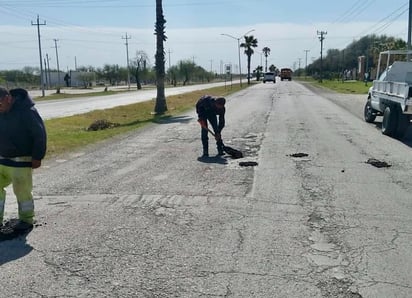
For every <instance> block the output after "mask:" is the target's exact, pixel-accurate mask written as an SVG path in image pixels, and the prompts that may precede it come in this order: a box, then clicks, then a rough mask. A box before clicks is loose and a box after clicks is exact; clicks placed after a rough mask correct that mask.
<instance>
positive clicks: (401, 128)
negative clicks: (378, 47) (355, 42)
mask: <svg viewBox="0 0 412 298" xmlns="http://www.w3.org/2000/svg"><path fill="white" fill-rule="evenodd" d="M409 55H412V51H405V50H390V51H385V52H381V53H380V54H379V61H378V68H377V74H378V75H379V78H378V79H376V80H374V81H373V85H372V87H370V88H369V92H368V99H367V101H366V104H365V108H364V112H363V115H364V119H365V121H366V122H369V123H372V122H374V121H375V118H376V116H383V119H382V128H381V129H382V133H383V134H384V135H387V136H392V137H396V138H402V137H403V136H404V135H405V133H406V131H407V129H408V127H409V126H410V125H411V122H410V121H411V119H412V62H409V61H408V57H409ZM395 59H396V61H394V60H395ZM382 69H384V71H382ZM381 72H382V73H381Z"/></svg>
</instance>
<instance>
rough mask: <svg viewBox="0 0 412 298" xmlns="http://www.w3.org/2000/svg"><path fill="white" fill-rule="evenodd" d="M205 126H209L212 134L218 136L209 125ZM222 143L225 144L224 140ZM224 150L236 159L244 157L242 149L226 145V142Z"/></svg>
mask: <svg viewBox="0 0 412 298" xmlns="http://www.w3.org/2000/svg"><path fill="white" fill-rule="evenodd" d="M204 128H207V130H208V131H209V132H210V134H211V135H212V136H214V137H216V136H215V134H214V133H213V131H211V130H210V128H209V127H204ZM222 144H223V142H222ZM223 151H225V152H226V153H227V154H229V155H230V156H232V157H233V158H235V159H237V158H242V157H243V153H242V152H241V151H239V150H236V149H234V148H232V147H229V146H225V145H224V144H223Z"/></svg>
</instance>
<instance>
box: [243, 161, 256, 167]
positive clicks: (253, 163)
mask: <svg viewBox="0 0 412 298" xmlns="http://www.w3.org/2000/svg"><path fill="white" fill-rule="evenodd" d="M257 165H258V163H257V162H256V161H241V162H239V166H241V167H254V166H257Z"/></svg>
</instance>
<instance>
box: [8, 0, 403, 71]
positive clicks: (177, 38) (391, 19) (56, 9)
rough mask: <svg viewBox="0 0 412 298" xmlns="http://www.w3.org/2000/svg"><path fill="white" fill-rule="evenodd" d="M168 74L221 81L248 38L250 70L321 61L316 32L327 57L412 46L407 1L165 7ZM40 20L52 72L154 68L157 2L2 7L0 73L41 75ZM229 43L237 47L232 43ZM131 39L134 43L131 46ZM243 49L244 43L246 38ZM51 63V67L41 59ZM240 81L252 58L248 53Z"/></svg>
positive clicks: (45, 1)
mask: <svg viewBox="0 0 412 298" xmlns="http://www.w3.org/2000/svg"><path fill="white" fill-rule="evenodd" d="M163 9H164V16H165V19H166V21H167V23H166V35H167V37H168V39H167V41H166V43H165V50H166V60H167V61H166V68H167V67H168V66H169V63H170V65H174V64H176V63H177V62H178V61H179V60H191V61H194V62H195V63H196V64H197V65H200V66H202V67H204V68H205V69H206V70H213V71H215V72H218V73H220V72H221V70H222V66H223V65H224V64H232V65H233V70H234V71H235V72H237V71H238V64H239V63H238V41H237V40H236V39H235V38H240V37H242V36H243V35H244V34H245V33H246V32H248V31H250V30H253V31H252V32H250V33H249V34H248V35H253V36H254V37H255V38H257V40H258V47H257V48H255V54H254V55H253V56H252V68H255V67H256V66H257V65H260V64H263V66H265V59H264V57H263V55H262V54H261V51H262V48H264V47H269V48H270V49H271V52H270V55H269V57H268V66H269V65H271V64H274V65H275V66H277V67H279V68H281V67H291V68H297V67H298V66H299V63H300V66H301V67H304V66H305V63H306V59H307V63H308V64H309V63H310V62H311V61H312V60H313V59H317V58H318V57H320V41H319V35H318V32H320V31H323V32H327V33H326V35H325V36H324V37H325V40H324V51H325V52H326V51H327V50H328V49H331V48H334V49H343V48H345V47H346V46H347V45H349V44H350V43H351V42H352V41H354V40H357V39H359V38H361V37H363V36H365V35H368V34H377V35H382V34H385V35H388V36H394V37H397V38H402V39H404V40H405V41H407V34H408V12H409V1H407V0H392V1H389V2H388V1H387V0H386V1H385V0H347V1H331V0H311V1H307V0H289V1H284V0H283V1H280V0H279V1H278V0H163ZM37 15H39V23H40V24H45V25H41V26H39V28H40V33H41V45H42V54H43V56H44V57H46V54H47V56H48V58H49V63H50V68H57V63H56V61H57V59H56V47H55V46H56V45H57V54H58V57H59V66H60V69H61V70H64V71H66V70H73V69H74V68H75V65H77V66H88V65H91V66H94V67H103V65H104V64H119V65H121V66H126V65H127V55H126V41H127V42H128V51H129V59H133V57H135V56H136V51H145V52H146V53H147V54H148V56H149V58H150V59H151V61H150V62H151V64H153V63H154V58H153V56H154V53H155V49H156V41H155V36H154V34H153V33H154V24H155V16H156V13H155V0H139V1H137V0H70V1H69V0H0V34H1V39H0V51H1V52H0V53H1V55H0V69H22V68H23V67H24V66H37V67H38V66H39V63H40V57H39V49H38V45H39V44H38V38H37V26H36V25H34V24H36V23H37ZM222 34H227V35H231V36H232V37H235V38H231V37H228V36H227V35H222ZM126 37H127V39H126ZM241 41H242V39H241ZM43 61H44V60H43ZM241 65H242V73H245V71H246V56H245V55H244V54H243V51H241Z"/></svg>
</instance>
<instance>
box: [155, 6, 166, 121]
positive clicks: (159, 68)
mask: <svg viewBox="0 0 412 298" xmlns="http://www.w3.org/2000/svg"><path fill="white" fill-rule="evenodd" d="M165 24H166V20H165V18H164V16H163V7H162V0H156V24H155V35H156V55H155V59H156V62H155V63H156V65H155V69H156V81H157V82H156V86H157V96H156V106H155V110H154V112H155V114H156V115H160V114H163V113H164V112H166V111H167V104H166V96H165V51H164V47H163V42H164V41H166V39H167V37H166V35H165Z"/></svg>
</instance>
